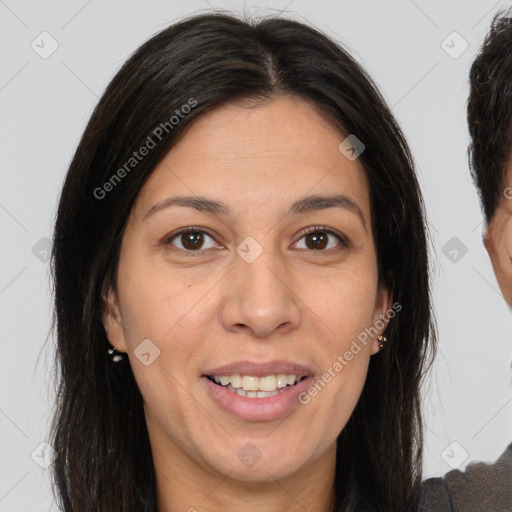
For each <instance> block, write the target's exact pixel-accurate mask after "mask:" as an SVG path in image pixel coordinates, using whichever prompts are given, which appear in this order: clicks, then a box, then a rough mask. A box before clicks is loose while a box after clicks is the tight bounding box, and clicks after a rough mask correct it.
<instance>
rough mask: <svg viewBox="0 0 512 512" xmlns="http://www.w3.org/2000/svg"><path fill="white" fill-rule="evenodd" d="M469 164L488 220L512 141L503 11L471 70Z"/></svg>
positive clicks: (511, 53)
mask: <svg viewBox="0 0 512 512" xmlns="http://www.w3.org/2000/svg"><path fill="white" fill-rule="evenodd" d="M469 85H470V89H469V99H468V107H467V121H468V127H469V134H470V136H471V142H470V145H469V148H468V156H469V165H470V169H471V174H472V176H473V180H474V182H475V185H476V186H477V188H478V192H479V195H480V201H481V204H482V208H483V210H484V214H485V218H486V221H487V222H489V221H490V220H491V219H492V217H493V216H494V213H495V211H496V208H497V206H498V204H499V200H500V196H501V194H502V189H503V181H504V176H505V168H506V164H507V160H508V157H509V154H510V149H511V143H512V138H511V136H512V119H511V118H512V22H511V19H510V18H509V17H508V15H507V14H504V13H503V12H499V13H498V14H496V15H495V16H494V18H493V20H492V22H491V27H490V30H489V32H488V33H487V35H486V37H485V40H484V43H483V45H482V48H481V49H480V51H479V53H478V55H477V57H476V59H475V61H474V62H473V65H472V66H471V71H470V74H469Z"/></svg>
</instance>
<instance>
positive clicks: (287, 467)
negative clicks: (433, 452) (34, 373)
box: [52, 14, 435, 512]
mask: <svg viewBox="0 0 512 512" xmlns="http://www.w3.org/2000/svg"><path fill="white" fill-rule="evenodd" d="M52 264H53V272H54V279H55V301H56V309H55V311H56V318H55V321H56V325H57V334H58V347H57V348H58V351H57V358H58V359H57V363H58V366H59V368H60V371H61V377H60V378H61V380H60V392H59V396H58V404H57V405H58V407H57V412H56V414H55V417H54V422H53V425H52V436H53V437H52V444H53V446H55V449H56V450H57V452H58V458H57V460H56V461H55V463H54V465H53V471H54V480H55V487H56V489H57V494H58V499H59V503H60V505H61V507H62V508H63V510H65V511H66V512H70V511H78V510H80V511H81V512H86V511H91V512H92V511H99V510H101V511H109V512H117V511H119V512H120V511H142V510H144V511H156V510H158V511H160V512H168V511H175V510H176V511H177V510H183V511H185V510H188V511H194V510H197V511H200V512H202V511H210V510H216V511H218V510H223V511H230V510H244V509H247V510H249V509H250V510H251V511H257V510H265V511H273V510H289V511H295V510H308V511H311V512H313V511H319V512H320V511H321V512H326V511H341V510H343V511H354V510H372V509H375V510H379V511H389V512H391V511H393V512H396V511H400V510H407V509H409V508H411V509H412V508H413V507H415V506H416V503H417V502H416V500H417V496H418V490H419V484H420V480H421V466H422V427H421V412H420V394H419V386H420V383H421V380H422V377H423V376H424V374H425V372H426V371H427V369H428V367H429V366H430V363H431V361H432V356H433V353H434V348H435V337H434V336H433V326H432V320H431V311H430V297H429V281H428V262H427V248H426V235H425V222H424V214H423V204H422V200H421V196H420V192H419V189H418V184H417V181H416V177H415V174H414V170H413V163H412V159H411V156H410V153H409V149H408V147H407V144H406V142H405V140H404V138H403V136H402V134H401V131H400V129H399V127H398V126H397V124H396V122H395V120H394V118H393V116H392V115H391V113H390V111H389V109H388V107H387V106H386V105H385V103H384V101H383V99H382V97H381V96H380V94H379V93H378V91H377V89H376V87H375V86H374V85H373V83H372V82H371V80H370V79H369V77H368V76H367V75H366V73H365V72H364V71H363V70H362V69H361V67H360V66H359V65H358V64H357V63H356V62H355V61H354V60H353V59H352V58H351V57H350V56H349V55H348V54H347V53H346V52H345V51H344V50H343V49H342V48H340V46H339V45H338V44H336V43H334V42H333V41H331V40H330V39H328V38H327V37H326V36H325V35H323V34H321V33H320V32H318V31H317V30H315V29H313V28H310V27H308V26H305V25H303V24H300V23H297V22H295V21H290V20H286V19H280V18H269V19H266V20H263V21H261V22H259V23H252V22H245V21H242V20H239V19H236V18H234V17H231V16H228V15H224V14H209V15H198V16H193V17H191V18H189V19H186V20H184V21H182V22H180V23H177V24H175V25H173V26H171V27H169V28H167V29H165V30H163V31H162V32H160V33H159V34H157V35H156V36H154V37H152V38H151V39H150V40H149V41H147V42H146V43H145V44H144V45H142V46H141V47H140V48H139V49H138V50H137V51H136V52H135V54H134V55H133V56H132V57H131V58H130V59H129V60H128V61H127V62H126V63H125V64H124V66H123V67H122V68H121V70H120V71H119V72H118V73H117V75H116V76H115V77H114V79H113V80H112V82H111V83H110V85H109V86H108V88H107V90H106V91H105V93H104V95H103V97H102V98H101V100H100V102H99V104H98V106H97V107H96V109H95V111H94V113H93V115H92V117H91V120H90V121H89V124H88V126H87V127H86V130H85V132H84V135H83V137H82V140H81V141H80V144H79V146H78V149H77V151H76V154H75V156H74V158H73V161H72V163H71V165H70V168H69V172H68V175H67V177H66V180H65V184H64V187H63V190H62V194H61V198H60V204H59V209H58V216H57V221H56V227H55V235H54V246H53V253H52ZM109 355H110V358H109V357H108V356H109Z"/></svg>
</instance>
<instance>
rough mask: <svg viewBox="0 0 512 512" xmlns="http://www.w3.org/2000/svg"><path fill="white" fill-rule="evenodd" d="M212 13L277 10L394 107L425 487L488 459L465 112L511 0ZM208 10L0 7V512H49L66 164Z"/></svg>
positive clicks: (490, 285) (500, 314)
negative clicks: (493, 27) (424, 314)
mask: <svg viewBox="0 0 512 512" xmlns="http://www.w3.org/2000/svg"><path fill="white" fill-rule="evenodd" d="M210 5H212V6H214V7H216V8H227V9H230V10H233V11H234V12H238V13H241V12H243V11H244V10H245V11H246V12H249V13H253V14H254V15H257V14H258V13H262V12H267V13H268V12H271V10H275V11H280V10H282V9H284V10H286V12H287V15H288V16H290V17H293V18H296V19H298V20H306V21H309V22H310V23H312V24H313V25H315V26H316V27H318V28H320V29H321V30H323V31H325V32H326V33H327V34H328V35H330V36H332V37H333V38H335V39H337V40H338V41H339V42H341V43H344V44H346V45H348V46H349V47H350V48H352V49H353V51H352V53H353V55H355V56H356V58H357V59H358V60H359V61H360V62H361V63H362V64H363V65H364V66H365V67H366V69H367V70H368V71H369V73H370V74H371V75H372V77H373V78H374V80H375V81H376V83H377V84H378V86H379V87H380V89H381V91H382V93H383V94H384V96H385V98H386V100H387V101H388V102H389V104H390V106H392V108H393V112H394V114H395V115H396V117H397V119H398V121H399V123H400V124H401V126H402V127H403V130H404V132H405V134H406V136H407V138H408V140H409V143H410V145H411V148H412V151H413V154H414V157H415V159H416V162H417V166H418V172H419V175H420V180H421V184H422V187H423V191H424V194H425V198H426V203H427V208H428V214H429V219H430V224H431V226H432V234H433V242H434V244H433V245H434V246H435V255H434V257H435V258H436V260H435V266H436V270H435V274H436V280H435V287H434V291H435V294H434V299H435V304H436V310H437V314H438V318H439V322H438V325H439V333H440V343H439V346H440V350H439V354H438V358H437V361H436V364H435V366H434V368H433V372H432V377H431V379H430V381H429V385H428V386H427V387H425V390H424V401H425V408H426V412H427V416H426V420H427V424H428V428H427V430H426V440H425V452H426V460H425V477H431V476H439V475H442V474H444V473H446V472H447V471H449V470H450V469H452V467H456V466H458V467H460V468H464V467H465V466H466V464H467V463H468V462H469V461H471V460H483V461H492V460H494V459H496V458H497V457H498V456H499V454H500V453H501V452H502V451H503V450H504V449H505V447H506V446H507V445H508V443H509V442H511V441H512V436H511V434H512V374H511V360H512V343H511V337H512V336H511V333H512V315H511V314H510V313H509V311H508V309H507V307H506V306H505V304H504V301H503V300H502V298H501V296H500V294H499V292H498V287H497V284H496V281H495V278H494V275H493V273H492V268H491V265H490V263H489V261H488V258H487V255H486V253H485V251H484V248H483V246H482V243H481V235H482V230H483V224H482V215H481V213H480V208H479V204H478V199H477V196H476V192H475V190H474V188H473V186H472V183H471V180H470V176H469V172H468V167H467V159H466V148H467V143H468V133H467V128H466V121H465V106H466V98H467V90H468V87H467V76H468V71H469V66H470V63H471V61H472V59H473V57H474V54H475V52H476V50H477V49H478V47H479V45H480V44H481V42H482V40H483V36H484V34H485V32H486V30H487V28H488V26H489V22H490V20H491V18H492V16H493V14H494V13H495V12H497V11H498V9H500V8H508V6H509V2H506V1H501V2H495V1H494V0H479V1H468V0H465V1H437V2H436V1H427V0H415V1H412V0H401V1H398V0H397V1H382V0H380V1H337V2H335V1H327V0H323V1H320V0H316V1H314V2H306V1H304V0H294V1H292V2H290V0H283V1H274V2H260V3H256V2H246V3H245V4H244V3H242V2H228V3H226V2H221V1H220V0H211V3H210ZM208 9H210V7H209V4H208V3H207V2H206V1H199V0H196V1H190V0H189V1H187V2H185V1H178V2H169V1H167V2H165V1H160V2H159V1H152V2H142V1H124V2H113V1H105V0H102V1H99V0H90V1H86V0H80V1H69V0H68V1H66V2H64V1H61V2H55V1H52V2H43V1H21V0H0V59H1V66H0V130H1V136H0V164H1V165H0V172H1V177H0V227H1V237H2V251H1V253H0V268H1V271H0V272H1V273H0V308H1V318H2V322H1V325H0V336H1V356H2V357H1V358H0V461H1V463H0V464H1V465H0V512H7V511H9V512H22V511H23V512H27V511H31V512H36V511H56V510H57V507H56V506H55V505H52V503H53V499H52V497H51V496H52V494H51V489H50V486H49V479H48V475H49V473H48V472H49V469H43V468H41V467H40V465H38V464H37V463H36V462H35V460H39V461H40V462H41V461H44V460H48V459H47V457H48V456H49V454H50V455H51V450H49V449H47V450H46V451H45V452H43V454H45V455H43V457H41V455H42V452H41V447H40V445H41V443H43V442H44V441H45V439H46V436H47V430H48V426H49V416H50V410H51V406H52V401H53V388H52V384H51V375H50V373H49V372H50V364H51V362H52V356H53V351H52V344H53V339H52V338H51V337H50V339H49V349H48V350H43V345H44V342H45V339H46V336H47V334H48V330H49V325H50V314H51V308H52V305H51V297H50V293H49V268H48V263H47V262H45V261H44V259H45V237H47V238H51V232H52V227H53V222H54V216H55V211H56V202H57V197H58V194H59V190H60V187H61V185H62V181H63V178H64V175H65V173H66V170H67V166H68V164H69V162H70V159H71V157H72V155H73V152H74V150H75V148H76V145H77V143H78V140H79V137H80V136H81V134H82V131H83V129H84V127H85V124H86V122H87V120H88V118H89V116H90V114H91V112H92V109H93V108H94V106H95V104H96V103H97V101H98V98H99V96H100V95H101V93H102V92H103V90H104V88H105V87H106V85H107V84H108V82H109V81H110V80H111V78H112V77H113V75H114V73H115V72H116V71H117V69H118V68H119V67H120V66H121V64H122V63H123V62H124V61H125V60H126V58H127V57H128V56H129V55H130V54H131V53H132V52H133V51H134V50H135V49H136V48H137V47H138V46H139V45H140V44H141V43H142V42H143V41H144V40H146V39H147V38H149V37H150V36H151V35H152V34H154V33H155V32H157V31H159V30H161V29H163V28H164V27H166V26H167V25H168V24H170V23H172V22H173V21H176V20H177V19H179V18H181V17H183V16H186V15H187V14H191V13H192V12H197V11H199V10H203V11H205V10H208ZM44 31H46V32H48V33H49V34H50V35H51V37H52V38H53V39H55V40H56V41H57V43H58V48H57V50H56V51H55V52H54V53H53V54H52V55H51V56H49V57H48V58H46V59H43V58H41V56H40V55H39V54H38V53H36V51H34V50H33V49H32V47H31V44H32V42H33V41H35V43H34V45H38V46H39V51H40V52H42V51H48V50H49V49H50V48H51V46H50V44H51V40H50V39H49V38H48V36H39V35H40V34H41V33H42V32H44ZM454 31H456V32H457V33H458V34H459V35H453V34H452V33H453V32H454ZM42 38H45V39H44V40H43V42H41V39H42ZM447 38H448V39H447ZM444 40H446V42H445V43H444V47H445V49H448V51H450V52H451V53H452V56H450V55H448V53H447V52H446V51H445V49H443V47H442V42H443V41H444ZM464 40H465V41H466V42H467V44H468V45H469V47H468V48H467V50H465V51H463V50H464ZM43 47H44V49H43ZM461 52H462V53H461ZM459 53H461V54H460V56H457V58H453V55H455V54H457V55H458V54H459ZM453 237H456V238H457V239H458V241H456V242H455V243H456V244H458V245H459V246H460V247H459V248H455V250H456V251H457V253H456V254H455V253H453V252H451V254H450V251H453V250H454V248H453V247H451V246H448V248H447V249H445V252H446V253H447V254H448V256H447V255H445V253H444V252H443V247H445V245H446V244H447V243H448V242H449V240H451V239H452V238H453ZM41 239H43V240H42V241H41ZM452 243H454V242H452ZM461 244H463V245H464V246H465V247H467V253H466V254H463V252H462V251H461V248H463V247H462V245H461ZM34 246H35V247H36V249H34V250H33V247H34ZM34 253H36V254H34ZM450 258H451V259H454V258H455V259H457V261H455V262H454V261H451V259H450ZM42 260H43V261H42ZM411 284H412V285H413V283H411ZM454 442H455V443H456V444H452V443H454ZM38 447H39V448H38ZM34 450H35V454H34V459H35V460H33V458H32V456H31V454H32V453H33V452H34ZM466 452H467V459H465V456H466ZM38 456H39V458H38ZM43 465H44V462H43ZM113 476H114V475H113Z"/></svg>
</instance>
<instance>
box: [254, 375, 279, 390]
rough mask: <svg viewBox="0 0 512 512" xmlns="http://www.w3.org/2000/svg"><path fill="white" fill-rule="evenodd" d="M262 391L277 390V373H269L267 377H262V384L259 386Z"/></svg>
mask: <svg viewBox="0 0 512 512" xmlns="http://www.w3.org/2000/svg"><path fill="white" fill-rule="evenodd" d="M258 389H259V390H260V391H275V389H276V377H275V375H269V376H267V377H261V378H260V385H259V388H258Z"/></svg>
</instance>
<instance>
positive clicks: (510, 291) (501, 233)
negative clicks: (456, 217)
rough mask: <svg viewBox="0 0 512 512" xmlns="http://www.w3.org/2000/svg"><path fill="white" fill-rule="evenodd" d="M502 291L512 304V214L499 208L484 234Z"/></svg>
mask: <svg viewBox="0 0 512 512" xmlns="http://www.w3.org/2000/svg"><path fill="white" fill-rule="evenodd" d="M483 242H484V246H485V248H486V249H487V252H488V254H489V257H490V259H491V263H492V268H493V270H494V274H495V275H496V280H497V281H498V284H499V286H500V290H501V293H502V294H503V297H504V298H505V300H506V301H507V304H508V305H509V306H512V214H510V213H508V212H504V211H502V210H498V211H497V212H496V213H495V215H494V217H493V218H492V219H491V222H490V223H489V225H488V226H487V228H486V230H485V233H484V236H483Z"/></svg>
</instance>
